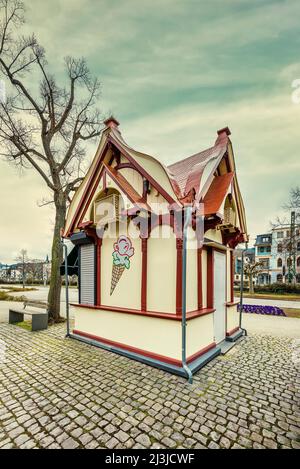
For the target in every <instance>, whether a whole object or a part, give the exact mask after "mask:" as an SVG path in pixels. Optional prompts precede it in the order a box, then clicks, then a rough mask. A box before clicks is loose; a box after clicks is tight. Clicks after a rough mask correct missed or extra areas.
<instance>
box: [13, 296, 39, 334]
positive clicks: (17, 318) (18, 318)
mask: <svg viewBox="0 0 300 469" xmlns="http://www.w3.org/2000/svg"><path fill="white" fill-rule="evenodd" d="M27 306H29V307H30V308H33V309H28V308H27ZM34 308H39V311H38V310H35V309H34ZM47 310H48V303H46V302H43V301H34V300H31V301H29V300H25V301H24V303H23V309H21V308H20V309H18V308H11V309H10V310H9V324H16V323H18V322H23V321H24V315H28V316H31V317H32V323H31V330H32V331H41V330H43V329H47V328H48V312H47Z"/></svg>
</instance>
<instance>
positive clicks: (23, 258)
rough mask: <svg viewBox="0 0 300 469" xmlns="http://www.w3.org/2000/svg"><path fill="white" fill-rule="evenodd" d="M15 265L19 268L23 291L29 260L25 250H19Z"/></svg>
mask: <svg viewBox="0 0 300 469" xmlns="http://www.w3.org/2000/svg"><path fill="white" fill-rule="evenodd" d="M16 262H17V264H18V265H19V266H20V267H21V271H22V283H23V290H24V289H25V283H26V277H27V273H28V266H29V259H28V255H27V251H26V249H21V251H20V253H19V254H18V255H17V257H16Z"/></svg>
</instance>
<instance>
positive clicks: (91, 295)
mask: <svg viewBox="0 0 300 469" xmlns="http://www.w3.org/2000/svg"><path fill="white" fill-rule="evenodd" d="M105 125H106V128H105V129H104V131H103V134H102V138H101V141H100V144H99V147H98V149H97V152H96V155H95V158H94V160H93V162H92V164H91V167H90V169H89V171H88V173H87V174H86V177H85V179H84V181H83V182H82V184H81V186H80V187H79V189H78V190H77V192H76V193H75V195H74V198H73V200H72V203H71V205H70V208H69V212H68V216H67V221H66V226H65V232H64V237H65V238H69V239H70V240H71V241H72V242H73V243H74V244H75V245H77V246H78V248H79V301H78V304H75V305H73V307H74V311H75V328H74V330H73V331H72V334H71V337H73V338H76V339H79V340H82V341H84V342H87V343H90V344H94V345H97V346H99V347H102V348H104V349H107V350H110V351H113V352H117V353H119V354H122V355H125V356H128V357H130V358H133V359H136V360H139V361H142V362H144V363H148V364H150V365H153V366H156V367H159V368H162V369H164V370H167V371H170V372H173V373H177V374H179V375H182V376H187V369H186V368H188V369H189V370H190V371H191V372H192V373H194V372H195V371H197V370H198V369H199V368H201V367H202V366H203V365H204V364H205V363H207V362H208V361H209V360H211V359H212V358H214V357H215V356H216V355H218V354H219V353H220V351H221V345H220V344H222V343H223V342H224V341H226V340H230V341H234V340H236V339H237V338H238V337H239V336H240V335H241V334H242V331H241V329H240V328H239V314H238V312H237V306H236V304H235V303H234V295H233V249H234V248H235V247H236V246H237V244H238V243H243V242H245V241H247V228H246V220H245V211H244V206H243V201H242V197H241V194H240V190H239V185H238V181H237V175H236V168H235V161H234V154H233V149H232V143H231V140H230V138H229V136H230V131H229V129H228V128H224V129H222V130H220V131H218V135H217V140H216V142H215V144H214V145H213V146H212V147H211V148H209V149H208V150H205V151H203V152H200V153H197V154H195V155H193V156H190V157H189V158H186V159H183V160H182V161H178V162H177V163H175V164H172V165H171V166H168V167H166V166H164V165H162V164H161V163H160V162H159V161H158V160H157V159H155V158H153V157H152V156H149V155H146V154H144V153H141V152H138V151H136V150H134V149H132V148H131V147H129V146H128V144H127V143H125V141H124V140H123V137H122V135H121V133H120V130H119V123H118V122H117V120H116V119H114V118H113V117H111V118H109V119H107V121H106V122H105ZM185 207H189V208H190V211H191V214H192V217H191V219H190V223H189V226H188V228H187V250H186V251H185V252H186V264H185V265H186V284H185V285H183V275H182V269H183V223H182V219H183V217H182V213H183V211H184V210H183V209H184V208H185ZM183 287H184V289H185V292H186V295H185V296H184V295H183V294H182V289H183ZM183 303H184V304H183ZM183 311H184V314H185V316H186V321H185V322H184V324H183V321H182V314H183ZM185 316H184V317H185ZM183 326H184V334H185V340H184V345H183V342H182V340H183V339H182V338H183V334H182V331H183V329H182V328H183ZM183 347H184V350H183ZM183 352H184V354H185V355H184V356H185V359H183Z"/></svg>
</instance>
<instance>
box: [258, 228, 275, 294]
mask: <svg viewBox="0 0 300 469" xmlns="http://www.w3.org/2000/svg"><path fill="white" fill-rule="evenodd" d="M272 239H273V235H272V233H265V234H260V235H257V236H256V241H255V245H254V247H255V262H260V263H261V264H262V269H261V272H260V273H259V274H258V276H257V284H258V285H269V284H270V283H271V278H272V275H271V274H272V272H271V271H272Z"/></svg>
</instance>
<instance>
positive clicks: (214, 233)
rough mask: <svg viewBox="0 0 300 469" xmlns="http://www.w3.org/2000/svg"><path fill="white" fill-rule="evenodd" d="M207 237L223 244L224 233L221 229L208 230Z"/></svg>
mask: <svg viewBox="0 0 300 469" xmlns="http://www.w3.org/2000/svg"><path fill="white" fill-rule="evenodd" d="M205 238H208V239H210V240H211V241H215V242H216V243H220V244H223V239H222V233H221V231H220V230H208V231H206V233H205Z"/></svg>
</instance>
